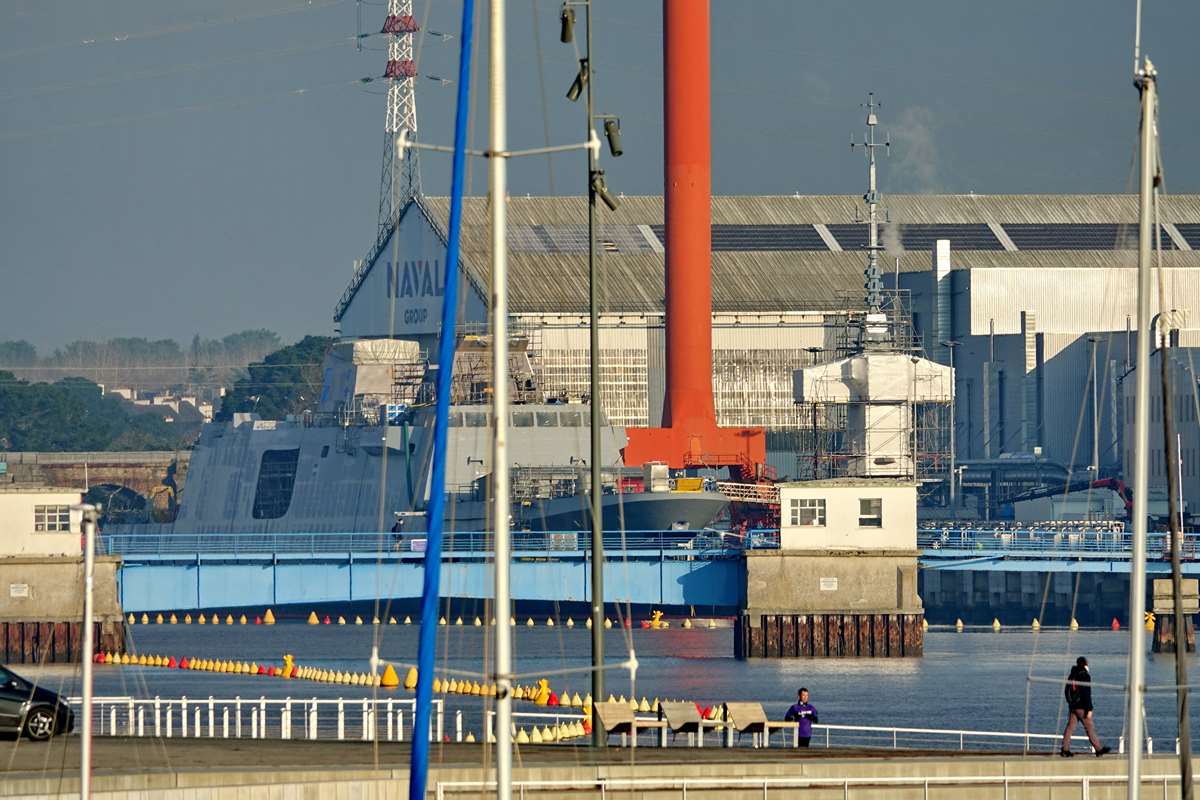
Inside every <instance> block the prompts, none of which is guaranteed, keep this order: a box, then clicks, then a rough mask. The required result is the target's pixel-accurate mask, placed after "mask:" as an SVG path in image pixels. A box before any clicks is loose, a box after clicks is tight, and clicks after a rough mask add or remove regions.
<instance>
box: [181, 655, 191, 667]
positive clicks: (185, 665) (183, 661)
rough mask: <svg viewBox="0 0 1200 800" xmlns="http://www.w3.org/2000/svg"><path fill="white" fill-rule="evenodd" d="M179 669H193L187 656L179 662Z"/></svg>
mask: <svg viewBox="0 0 1200 800" xmlns="http://www.w3.org/2000/svg"><path fill="white" fill-rule="evenodd" d="M179 668H180V669H191V668H192V662H190V661H188V657H187V656H184V657H183V660H182V661H180V662H179Z"/></svg>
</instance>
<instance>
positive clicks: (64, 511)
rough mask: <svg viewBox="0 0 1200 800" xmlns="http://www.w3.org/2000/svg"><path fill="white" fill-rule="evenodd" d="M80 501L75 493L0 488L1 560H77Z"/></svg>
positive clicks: (46, 488) (50, 488)
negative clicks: (49, 557) (53, 557)
mask: <svg viewBox="0 0 1200 800" xmlns="http://www.w3.org/2000/svg"><path fill="white" fill-rule="evenodd" d="M82 501H83V493H82V492H81V491H79V490H78V489H64V488H59V487H53V486H26V485H21V484H8V485H0V557H3V556H62V555H69V556H77V555H79V553H80V540H79V534H80V529H81V518H82V512H80V511H72V510H71V507H72V506H77V505H79V504H80V503H81V502H82Z"/></svg>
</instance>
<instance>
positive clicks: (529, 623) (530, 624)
mask: <svg viewBox="0 0 1200 800" xmlns="http://www.w3.org/2000/svg"><path fill="white" fill-rule="evenodd" d="M525 627H526V628H532V627H533V617H530V618H529V619H527V620H525Z"/></svg>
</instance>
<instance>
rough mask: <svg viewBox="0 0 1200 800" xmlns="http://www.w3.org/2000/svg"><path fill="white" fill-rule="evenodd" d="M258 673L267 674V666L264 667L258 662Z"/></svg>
mask: <svg viewBox="0 0 1200 800" xmlns="http://www.w3.org/2000/svg"><path fill="white" fill-rule="evenodd" d="M258 674H259V675H266V674H267V668H266V667H264V666H263V665H262V664H259V665H258Z"/></svg>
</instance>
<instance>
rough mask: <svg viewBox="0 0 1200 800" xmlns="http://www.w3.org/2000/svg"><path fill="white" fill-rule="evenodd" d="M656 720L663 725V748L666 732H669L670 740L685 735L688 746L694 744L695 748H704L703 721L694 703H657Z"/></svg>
mask: <svg viewBox="0 0 1200 800" xmlns="http://www.w3.org/2000/svg"><path fill="white" fill-rule="evenodd" d="M658 718H659V720H660V721H662V723H663V725H664V727H663V733H662V738H663V742H662V744H663V746H666V737H667V731H670V732H671V737H672V739H674V737H676V736H678V735H679V734H681V733H686V734H687V735H688V743H689V744H691V743H693V742H696V743H697V746H699V747H703V746H704V736H703V731H704V720H703V719H702V718H701V717H700V711H699V709H697V708H696V704H695V703H659V704H658ZM697 735H698V736H697Z"/></svg>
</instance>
